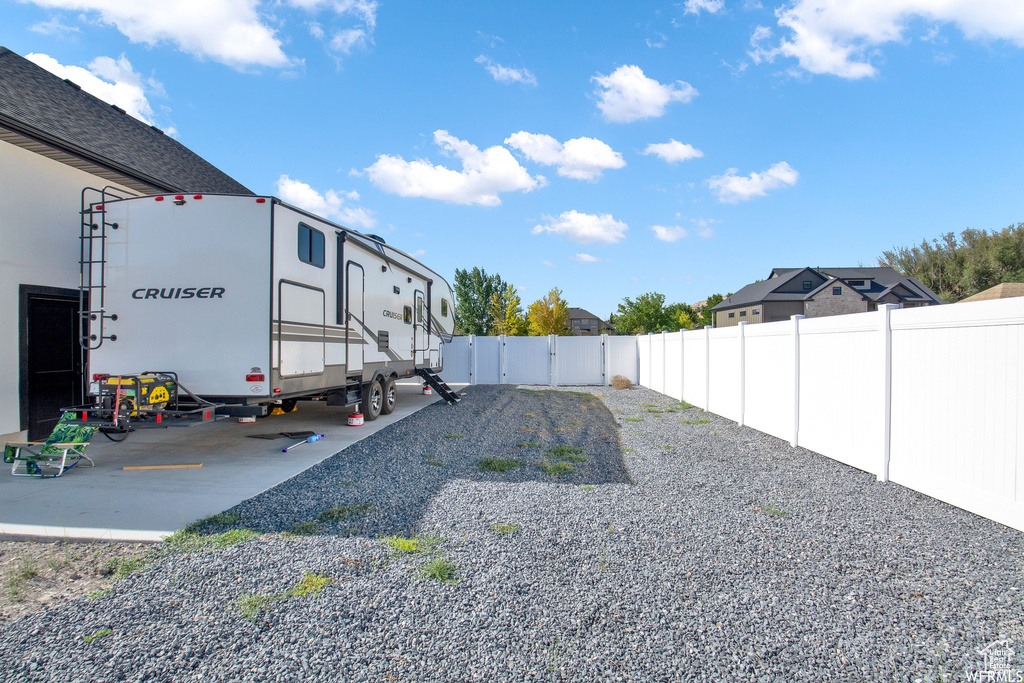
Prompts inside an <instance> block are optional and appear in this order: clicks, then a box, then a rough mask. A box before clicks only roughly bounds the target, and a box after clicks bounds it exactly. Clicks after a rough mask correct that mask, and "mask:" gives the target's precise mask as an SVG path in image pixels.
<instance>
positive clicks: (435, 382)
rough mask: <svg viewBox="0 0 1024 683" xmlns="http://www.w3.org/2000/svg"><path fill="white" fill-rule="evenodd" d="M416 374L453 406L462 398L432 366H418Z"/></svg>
mask: <svg viewBox="0 0 1024 683" xmlns="http://www.w3.org/2000/svg"><path fill="white" fill-rule="evenodd" d="M416 374H417V375H419V376H420V377H422V378H423V381H424V382H426V383H427V384H429V385H430V387H431V388H432V389H433V390H434V391H436V392H437V395H438V396H440V397H441V398H443V399H444V400H445V402H446V403H447V404H448V405H450V406H453V405H455V404H456V403H458V402H459V401H461V400H462V399H461V398H459V395H458V394H456V393H455V392H454V391H452V388H451V387H450V386H448V385H447V384H445V381H444V380H443V379H441V378H440V377H439V376H438V375H437V373H436V372H434V371H433V370H431V369H430V368H416Z"/></svg>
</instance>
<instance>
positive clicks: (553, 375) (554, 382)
mask: <svg viewBox="0 0 1024 683" xmlns="http://www.w3.org/2000/svg"><path fill="white" fill-rule="evenodd" d="M557 352H558V350H557V349H556V348H555V335H553V334H549V335H548V385H549V386H553V387H556V386H558V375H557V372H558V371H557V370H556V368H555V365H556V363H555V354H556V353H557Z"/></svg>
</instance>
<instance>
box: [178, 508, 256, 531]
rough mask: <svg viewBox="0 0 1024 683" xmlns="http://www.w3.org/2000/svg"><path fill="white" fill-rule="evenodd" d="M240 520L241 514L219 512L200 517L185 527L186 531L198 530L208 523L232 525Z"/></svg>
mask: <svg viewBox="0 0 1024 683" xmlns="http://www.w3.org/2000/svg"><path fill="white" fill-rule="evenodd" d="M241 521H242V515H240V514H239V513H237V512H220V513H218V514H216V515H210V516H209V517H204V518H202V519H199V520H196V521H195V522H192V523H191V524H189V525H188V526H187V527H185V531H186V532H190V533H191V532H194V531H199V530H200V529H202V528H203V527H205V526H206V525H208V524H218V525H221V526H232V525H234V524H238V523H239V522H241Z"/></svg>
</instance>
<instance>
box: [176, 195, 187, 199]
mask: <svg viewBox="0 0 1024 683" xmlns="http://www.w3.org/2000/svg"><path fill="white" fill-rule="evenodd" d="M174 198H175V199H184V198H185V195H183V194H176V195H174Z"/></svg>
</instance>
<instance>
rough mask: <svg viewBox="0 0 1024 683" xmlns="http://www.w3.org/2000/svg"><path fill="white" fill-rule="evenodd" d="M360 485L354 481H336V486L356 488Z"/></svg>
mask: <svg viewBox="0 0 1024 683" xmlns="http://www.w3.org/2000/svg"><path fill="white" fill-rule="evenodd" d="M358 483H359V482H357V481H354V480H352V479H347V480H345V481H336V482H334V485H335V486H355V485H356V484H358Z"/></svg>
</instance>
